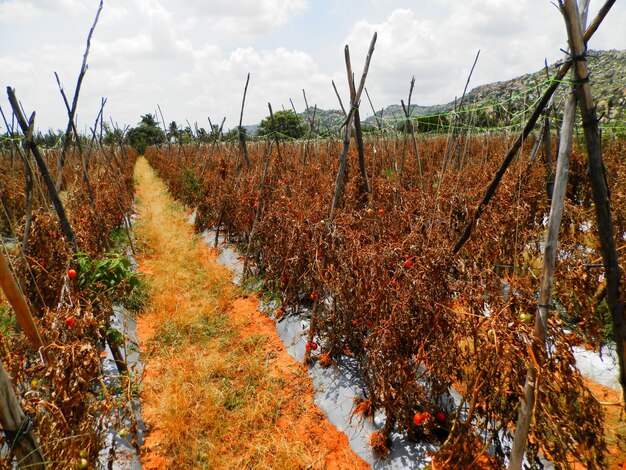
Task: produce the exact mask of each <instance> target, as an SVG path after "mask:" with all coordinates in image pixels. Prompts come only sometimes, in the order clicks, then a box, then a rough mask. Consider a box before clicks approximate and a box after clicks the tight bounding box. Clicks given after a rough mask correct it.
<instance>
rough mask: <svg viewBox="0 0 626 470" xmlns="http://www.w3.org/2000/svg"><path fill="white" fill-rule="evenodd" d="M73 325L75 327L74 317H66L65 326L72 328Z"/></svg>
mask: <svg viewBox="0 0 626 470" xmlns="http://www.w3.org/2000/svg"><path fill="white" fill-rule="evenodd" d="M75 325H76V318H74V317H67V318H66V319H65V326H66V327H67V328H74V326H75Z"/></svg>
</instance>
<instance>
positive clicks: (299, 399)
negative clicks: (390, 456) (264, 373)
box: [230, 295, 369, 469]
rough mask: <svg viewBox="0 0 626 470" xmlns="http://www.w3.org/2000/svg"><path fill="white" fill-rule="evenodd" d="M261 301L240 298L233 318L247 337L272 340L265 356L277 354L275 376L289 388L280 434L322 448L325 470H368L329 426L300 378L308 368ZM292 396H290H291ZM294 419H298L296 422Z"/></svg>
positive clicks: (308, 386)
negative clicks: (291, 350)
mask: <svg viewBox="0 0 626 470" xmlns="http://www.w3.org/2000/svg"><path fill="white" fill-rule="evenodd" d="M258 305H259V302H258V299H257V298H256V296H254V295H252V296H249V297H247V298H238V299H236V300H235V301H234V302H233V305H232V310H231V312H230V314H231V315H232V316H233V317H236V318H238V319H240V320H242V321H243V324H244V325H245V329H244V330H243V331H242V332H241V333H242V335H243V336H244V337H247V336H250V335H259V334H261V335H263V336H267V337H268V338H269V339H268V341H267V343H265V347H264V352H266V353H269V352H273V353H274V354H276V358H275V363H274V364H273V366H274V367H272V368H271V369H270V372H271V373H272V374H275V375H276V376H281V377H282V378H284V379H285V383H288V384H289V385H290V389H289V390H286V395H285V398H286V401H285V403H284V405H283V410H284V414H283V415H282V417H281V418H280V419H279V420H278V421H277V427H278V428H279V429H280V432H281V434H285V435H291V436H292V438H293V439H297V440H301V441H303V442H306V443H307V446H308V445H315V446H321V447H323V448H326V449H327V453H326V455H325V456H324V467H323V468H325V469H342V468H350V469H366V468H369V466H368V465H367V464H366V463H365V462H364V461H362V460H361V459H360V457H358V456H357V455H356V454H355V453H354V452H353V451H352V449H351V448H350V444H349V442H348V438H347V436H346V435H345V434H343V433H341V432H339V431H338V430H337V428H335V427H334V426H333V425H332V424H330V423H329V422H328V421H327V420H326V417H325V415H324V414H323V413H322V412H321V411H320V409H319V408H318V407H317V405H315V403H314V402H313V394H314V390H313V386H312V385H311V383H310V380H309V378H308V376H306V375H302V374H298V369H302V368H305V366H303V365H302V364H300V363H299V362H297V361H296V360H294V359H293V358H292V357H291V356H290V355H289V354H288V353H287V350H286V349H285V346H284V344H283V342H282V340H281V338H280V336H279V335H278V333H277V332H276V327H275V325H274V321H273V320H271V319H270V318H268V317H266V316H264V315H263V314H261V313H260V312H259V309H258ZM290 392H291V393H290ZM294 416H295V417H297V418H296V419H294Z"/></svg>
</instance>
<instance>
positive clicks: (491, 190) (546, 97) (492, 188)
mask: <svg viewBox="0 0 626 470" xmlns="http://www.w3.org/2000/svg"><path fill="white" fill-rule="evenodd" d="M614 3H615V0H607V1H606V2H605V4H604V5H603V6H602V8H601V9H600V11H599V12H598V15H597V16H596V17H595V18H594V20H593V22H592V23H591V25H590V26H589V27H588V28H587V31H585V34H584V36H583V39H584V41H585V42H587V41H588V40H589V39H590V38H591V37H592V36H593V35H594V33H595V32H596V31H597V29H598V27H599V26H600V24H601V23H602V21H603V20H604V18H605V17H606V15H607V14H608V13H609V11H610V9H611V7H612V6H613V4H614ZM570 67H571V63H570V62H566V63H564V64H563V65H562V66H561V68H560V69H559V70H558V72H557V74H556V76H555V77H554V80H553V81H552V83H551V84H550V86H549V87H548V89H547V90H546V91H545V92H544V93H543V95H542V97H541V99H540V100H539V102H538V104H537V108H536V109H535V111H534V112H533V114H532V115H531V116H530V118H529V119H528V122H527V123H526V125H525V126H524V129H523V131H522V133H521V135H520V136H519V137H518V138H517V140H516V141H515V143H514V144H513V146H512V147H511V148H510V149H509V151H508V152H507V154H506V156H505V157H504V161H503V162H502V164H501V165H500V168H498V171H496V174H495V175H494V177H493V179H492V180H491V183H489V186H488V187H487V191H485V195H484V196H483V198H482V200H481V201H480V203H479V204H478V206H477V207H476V209H475V211H474V215H473V217H472V220H471V221H470V222H469V224H467V227H466V228H465V232H463V235H462V236H461V238H460V239H459V241H458V242H457V244H456V245H455V246H454V249H453V250H452V252H453V253H455V254H456V253H458V252H459V251H460V250H461V248H463V245H465V243H466V242H467V240H469V238H470V236H471V234H472V229H473V228H474V225H475V224H476V222H477V221H478V219H479V218H480V216H481V214H482V213H483V210H484V209H485V206H486V205H487V204H489V201H491V198H492V197H493V195H494V194H495V192H496V189H497V188H498V185H499V184H500V181H501V180H502V177H503V176H504V173H506V170H507V169H508V167H509V165H510V164H511V162H512V161H513V158H514V157H515V155H517V152H518V150H519V149H520V147H521V146H522V143H523V142H524V141H525V140H526V138H527V137H528V135H529V134H530V132H531V131H532V130H533V128H534V127H535V124H536V123H537V120H538V119H539V117H540V116H541V113H542V112H543V108H545V107H546V105H547V104H548V102H549V101H550V98H552V95H553V94H554V92H555V91H556V89H557V88H558V87H559V84H560V83H561V80H563V78H564V77H565V75H566V74H567V72H568V71H569V69H570Z"/></svg>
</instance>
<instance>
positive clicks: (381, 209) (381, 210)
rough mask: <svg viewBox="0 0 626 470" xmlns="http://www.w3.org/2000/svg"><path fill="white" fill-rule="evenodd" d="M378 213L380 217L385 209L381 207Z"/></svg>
mask: <svg viewBox="0 0 626 470" xmlns="http://www.w3.org/2000/svg"><path fill="white" fill-rule="evenodd" d="M378 215H380V216H381V217H382V216H383V215H385V209H383V208H380V209H378Z"/></svg>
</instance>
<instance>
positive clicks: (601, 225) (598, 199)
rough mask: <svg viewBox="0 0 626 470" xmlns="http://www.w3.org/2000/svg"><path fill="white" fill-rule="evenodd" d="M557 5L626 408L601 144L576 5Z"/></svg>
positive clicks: (616, 272) (625, 321) (625, 350)
mask: <svg viewBox="0 0 626 470" xmlns="http://www.w3.org/2000/svg"><path fill="white" fill-rule="evenodd" d="M560 5H561V10H562V11H563V16H564V17H565V24H566V26H567V34H568V37H569V41H570V47H571V51H572V62H573V64H574V75H575V77H576V82H577V84H578V85H579V86H577V87H576V88H575V90H576V95H577V97H578V106H579V108H580V113H581V115H582V121H583V129H584V133H585V143H586V147H587V173H588V175H589V181H590V183H591V189H592V194H593V202H594V207H595V212H596V220H597V224H598V236H599V239H600V252H601V254H602V260H603V264H604V273H605V277H606V300H607V304H608V306H609V310H610V312H611V318H612V320H613V331H614V334H615V345H616V350H617V358H618V363H619V381H620V384H621V385H622V395H623V400H624V406H625V407H626V318H624V301H623V300H622V298H621V296H620V288H621V286H620V284H621V278H622V269H621V268H620V266H619V259H618V256H617V249H616V244H615V231H614V230H613V223H612V221H611V206H610V196H609V190H608V185H607V181H606V175H605V171H604V163H603V161H602V141H601V139H600V131H599V127H598V118H597V114H596V108H595V105H594V102H593V96H592V94H591V86H590V85H589V68H588V66H587V62H586V58H585V54H586V50H587V49H586V44H585V41H584V38H583V36H582V33H581V31H580V29H581V26H580V20H579V17H578V6H577V4H576V2H575V1H574V0H565V1H560Z"/></svg>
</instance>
